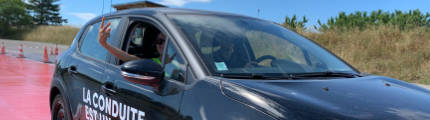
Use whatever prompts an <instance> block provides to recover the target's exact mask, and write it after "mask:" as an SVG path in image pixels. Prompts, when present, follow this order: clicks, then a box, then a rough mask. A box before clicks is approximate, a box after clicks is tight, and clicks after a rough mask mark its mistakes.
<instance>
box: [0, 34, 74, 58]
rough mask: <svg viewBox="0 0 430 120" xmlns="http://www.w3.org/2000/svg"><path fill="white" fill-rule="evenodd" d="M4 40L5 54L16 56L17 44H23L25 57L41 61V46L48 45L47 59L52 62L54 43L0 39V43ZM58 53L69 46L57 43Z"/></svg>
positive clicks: (17, 52)
mask: <svg viewBox="0 0 430 120" xmlns="http://www.w3.org/2000/svg"><path fill="white" fill-rule="evenodd" d="M1 42H4V43H5V47H6V54H7V55H11V56H18V54H19V51H18V49H19V44H22V45H23V50H24V57H26V58H27V59H32V60H36V61H43V52H44V51H43V48H44V47H45V46H46V47H48V56H49V61H51V62H54V61H55V58H56V56H55V55H51V54H50V52H51V50H54V48H55V44H52V43H41V42H31V41H21V40H6V39H0V43H1ZM57 47H58V53H59V54H61V53H62V52H63V51H65V50H66V49H67V48H68V47H69V46H66V45H57Z"/></svg>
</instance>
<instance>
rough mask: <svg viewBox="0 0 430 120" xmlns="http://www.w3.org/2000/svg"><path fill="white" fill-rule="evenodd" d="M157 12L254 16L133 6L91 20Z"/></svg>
mask: <svg viewBox="0 0 430 120" xmlns="http://www.w3.org/2000/svg"><path fill="white" fill-rule="evenodd" d="M156 14H203V15H224V16H237V17H246V18H253V17H248V16H243V15H238V14H232V13H223V12H214V11H205V10H195V9H184V8H132V9H127V10H120V11H116V12H112V13H105V14H103V15H101V16H97V17H95V18H94V19H92V20H90V21H91V22H92V21H94V20H97V19H101V17H102V16H106V17H110V16H122V15H147V16H154V15H156ZM253 19H258V18H253ZM260 20H261V19H260Z"/></svg>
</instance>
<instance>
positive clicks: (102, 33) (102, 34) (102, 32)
mask: <svg viewBox="0 0 430 120" xmlns="http://www.w3.org/2000/svg"><path fill="white" fill-rule="evenodd" d="M104 22H105V18H104V17H103V18H102V24H101V25H100V29H99V35H98V40H99V43H100V45H101V46H103V47H104V48H106V50H107V51H109V53H111V54H112V55H114V56H115V57H117V58H118V59H120V60H121V61H124V62H127V61H131V60H138V59H141V58H139V57H137V56H134V55H130V54H128V53H127V52H124V51H122V50H121V49H119V48H116V47H113V46H111V45H109V44H108V43H107V42H106V39H107V38H108V37H110V31H111V29H110V28H109V26H110V24H111V23H110V22H109V23H108V24H107V25H106V26H104Z"/></svg>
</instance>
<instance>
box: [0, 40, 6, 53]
mask: <svg viewBox="0 0 430 120" xmlns="http://www.w3.org/2000/svg"><path fill="white" fill-rule="evenodd" d="M1 54H6V48H5V47H4V42H1Z"/></svg>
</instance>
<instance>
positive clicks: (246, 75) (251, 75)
mask: <svg viewBox="0 0 430 120" xmlns="http://www.w3.org/2000/svg"><path fill="white" fill-rule="evenodd" d="M220 76H221V77H224V78H235V79H265V76H264V75H262V74H255V73H222V74H220Z"/></svg>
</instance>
